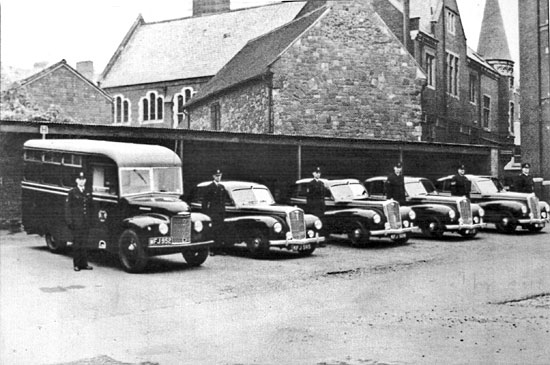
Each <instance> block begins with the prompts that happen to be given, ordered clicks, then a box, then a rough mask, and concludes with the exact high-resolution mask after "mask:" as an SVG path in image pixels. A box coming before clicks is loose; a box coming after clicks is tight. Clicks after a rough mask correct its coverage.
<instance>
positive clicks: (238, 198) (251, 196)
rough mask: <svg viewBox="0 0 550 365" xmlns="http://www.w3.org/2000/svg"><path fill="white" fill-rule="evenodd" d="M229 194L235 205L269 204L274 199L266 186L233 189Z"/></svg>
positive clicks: (273, 202) (272, 202)
mask: <svg viewBox="0 0 550 365" xmlns="http://www.w3.org/2000/svg"><path fill="white" fill-rule="evenodd" d="M231 196H232V197H233V200H234V201H235V204H237V205H271V204H275V200H274V199H273V196H272V195H271V192H270V191H269V190H268V189H266V188H260V187H253V188H252V187H251V188H245V189H235V190H233V191H232V192H231Z"/></svg>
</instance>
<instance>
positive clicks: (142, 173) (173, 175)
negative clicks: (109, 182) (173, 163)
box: [120, 167, 183, 196]
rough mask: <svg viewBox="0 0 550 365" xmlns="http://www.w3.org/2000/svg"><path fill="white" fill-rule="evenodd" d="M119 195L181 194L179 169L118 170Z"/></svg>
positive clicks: (140, 168) (146, 168) (143, 168)
mask: <svg viewBox="0 0 550 365" xmlns="http://www.w3.org/2000/svg"><path fill="white" fill-rule="evenodd" d="M120 181H121V195H122V196H125V195H133V194H143V193H152V192H161V193H174V194H182V193H183V187H182V178H181V168H179V167H139V168H124V169H121V170H120Z"/></svg>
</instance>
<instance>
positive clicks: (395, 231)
mask: <svg viewBox="0 0 550 365" xmlns="http://www.w3.org/2000/svg"><path fill="white" fill-rule="evenodd" d="M415 231H416V227H414V226H413V227H408V228H398V229H380V230H378V231H370V235H371V236H375V237H376V236H391V235H392V234H403V233H411V232H415Z"/></svg>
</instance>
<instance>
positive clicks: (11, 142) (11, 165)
mask: <svg viewBox="0 0 550 365" xmlns="http://www.w3.org/2000/svg"><path fill="white" fill-rule="evenodd" d="M30 138H31V137H30V136H28V135H24V134H15V133H10V134H7V133H2V134H0V227H2V228H3V227H5V226H6V223H7V222H8V221H10V220H15V221H21V180H22V178H23V143H24V142H25V141H26V140H27V139H30ZM35 138H36V137H35ZM6 228H7V227H6Z"/></svg>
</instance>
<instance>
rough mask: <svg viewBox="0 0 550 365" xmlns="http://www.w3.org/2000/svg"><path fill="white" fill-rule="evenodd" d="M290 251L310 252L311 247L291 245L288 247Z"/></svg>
mask: <svg viewBox="0 0 550 365" xmlns="http://www.w3.org/2000/svg"><path fill="white" fill-rule="evenodd" d="M290 248H291V249H292V251H305V250H311V245H310V244H309V243H307V244H305V245H292V246H290Z"/></svg>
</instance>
